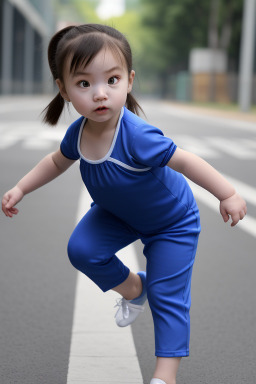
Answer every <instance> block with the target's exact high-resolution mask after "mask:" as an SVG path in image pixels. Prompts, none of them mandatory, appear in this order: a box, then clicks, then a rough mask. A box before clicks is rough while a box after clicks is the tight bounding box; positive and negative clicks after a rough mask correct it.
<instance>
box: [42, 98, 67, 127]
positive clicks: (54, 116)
mask: <svg viewBox="0 0 256 384" xmlns="http://www.w3.org/2000/svg"><path fill="white" fill-rule="evenodd" d="M64 106H65V101H64V99H63V97H62V96H61V94H60V92H59V93H58V94H57V96H55V97H54V99H53V100H52V101H51V102H50V103H49V104H48V105H47V107H46V108H45V109H44V110H43V112H42V114H43V122H44V123H47V124H50V125H56V124H57V123H58V121H59V118H60V115H61V113H62V111H63V108H64Z"/></svg>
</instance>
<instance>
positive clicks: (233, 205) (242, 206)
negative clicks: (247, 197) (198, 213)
mask: <svg viewBox="0 0 256 384" xmlns="http://www.w3.org/2000/svg"><path fill="white" fill-rule="evenodd" d="M220 213H221V215H222V217H223V220H224V221H225V223H226V222H227V221H228V220H229V216H231V219H232V223H231V227H234V226H235V225H236V224H237V223H238V222H239V220H242V219H243V218H244V216H245V215H246V213H247V208H246V202H245V201H244V199H243V198H242V197H241V196H240V195H238V193H234V195H232V196H230V197H228V198H227V199H225V200H222V201H221V202H220Z"/></svg>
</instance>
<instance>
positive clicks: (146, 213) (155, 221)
mask: <svg viewBox="0 0 256 384" xmlns="http://www.w3.org/2000/svg"><path fill="white" fill-rule="evenodd" d="M83 129H86V118H85V117H80V118H79V119H78V120H76V121H75V122H74V123H73V124H71V126H70V127H69V128H68V130H67V132H66V134H65V136H64V139H63V140H62V142H61V147H60V148H61V152H62V153H63V155H64V156H66V157H67V158H69V159H72V160H78V159H80V171H81V176H82V179H83V182H84V184H85V185H86V187H87V189H88V191H89V193H90V195H91V197H92V199H93V201H94V202H95V203H96V204H98V205H99V206H101V207H102V208H104V209H106V210H107V211H109V212H111V213H113V214H114V215H116V216H117V217H119V218H120V219H122V220H123V221H125V222H126V223H127V224H128V225H130V226H131V227H132V228H134V230H136V231H139V232H141V233H144V234H150V233H155V232H156V231H160V230H161V229H164V228H165V227H170V226H171V225H173V224H174V223H176V222H177V221H179V220H180V219H181V218H182V217H183V216H184V215H185V214H186V213H187V211H188V210H189V209H191V207H193V206H194V205H195V201H194V197H193V194H192V192H191V189H190V187H189V186H188V184H187V182H186V180H185V178H184V177H183V175H181V174H180V173H178V172H175V171H174V170H172V169H171V168H170V167H168V166H166V165H167V163H168V161H169V160H170V158H171V157H172V155H173V154H174V152H175V150H176V148H177V147H176V145H175V144H174V142H173V141H172V140H171V139H170V138H168V137H165V136H164V135H163V132H162V131H161V130H160V129H158V128H156V127H154V126H152V125H149V124H148V123H147V122H145V121H144V120H143V119H141V118H140V117H138V116H136V115H135V114H133V113H132V112H130V111H129V110H128V109H126V108H125V107H124V108H123V109H122V111H121V114H120V117H119V121H118V124H117V127H116V130H115V135H114V138H113V141H112V144H111V147H110V149H109V151H108V153H107V154H106V155H105V156H104V158H102V159H99V160H90V159H86V158H85V157H84V156H83V154H82V153H81V151H80V139H81V134H82V131H83Z"/></svg>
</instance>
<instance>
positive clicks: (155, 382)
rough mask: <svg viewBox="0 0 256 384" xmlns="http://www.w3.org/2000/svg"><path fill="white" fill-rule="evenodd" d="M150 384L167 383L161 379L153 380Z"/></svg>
mask: <svg viewBox="0 0 256 384" xmlns="http://www.w3.org/2000/svg"><path fill="white" fill-rule="evenodd" d="M150 384H166V382H165V381H163V380H161V379H155V378H154V379H152V380H151V381H150Z"/></svg>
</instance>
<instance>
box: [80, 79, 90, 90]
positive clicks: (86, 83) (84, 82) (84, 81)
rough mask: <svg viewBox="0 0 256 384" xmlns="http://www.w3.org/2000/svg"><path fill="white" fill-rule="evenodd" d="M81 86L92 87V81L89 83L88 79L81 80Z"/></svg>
mask: <svg viewBox="0 0 256 384" xmlns="http://www.w3.org/2000/svg"><path fill="white" fill-rule="evenodd" d="M78 84H79V86H80V87H81V88H88V87H90V83H89V81H86V80H83V81H79V83H78Z"/></svg>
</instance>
